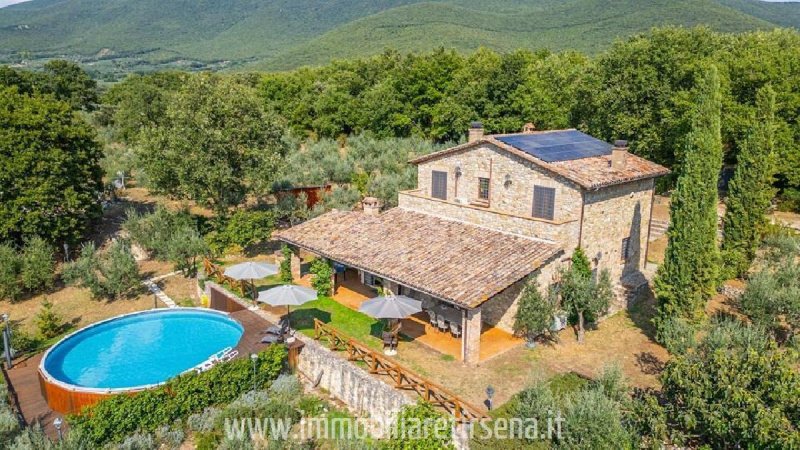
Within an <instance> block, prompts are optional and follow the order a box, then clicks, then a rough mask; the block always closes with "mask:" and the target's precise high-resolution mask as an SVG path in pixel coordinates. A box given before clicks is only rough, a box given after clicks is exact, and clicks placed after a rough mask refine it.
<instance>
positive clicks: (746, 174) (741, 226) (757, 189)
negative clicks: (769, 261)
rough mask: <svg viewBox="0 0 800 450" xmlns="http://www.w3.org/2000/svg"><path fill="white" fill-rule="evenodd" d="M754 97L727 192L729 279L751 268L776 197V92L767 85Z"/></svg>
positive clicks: (724, 248)
mask: <svg viewBox="0 0 800 450" xmlns="http://www.w3.org/2000/svg"><path fill="white" fill-rule="evenodd" d="M757 97H758V98H757V101H756V102H757V106H756V108H757V110H758V112H757V114H756V118H755V121H754V123H753V126H752V127H751V130H750V132H749V134H748V135H747V136H746V137H745V139H744V142H743V144H742V145H741V150H740V151H739V156H738V158H737V163H738V164H737V166H736V173H735V174H734V176H733V179H732V180H731V182H730V187H729V192H728V200H727V210H726V212H725V222H724V228H723V231H724V240H723V241H722V254H723V256H724V263H725V269H726V272H727V273H726V275H728V276H743V275H745V274H746V273H747V270H748V269H749V268H750V264H751V263H752V262H753V259H754V258H755V256H756V250H758V244H759V242H760V241H761V235H762V233H763V231H764V227H765V226H766V224H767V218H766V214H767V210H768V208H769V206H770V203H771V201H772V198H773V197H774V196H775V190H774V189H773V187H772V183H773V181H774V180H773V178H774V176H775V161H774V159H775V156H774V144H773V143H774V130H775V123H774V122H775V92H774V91H773V90H772V88H770V87H769V86H766V87H764V88H762V89H761V90H759V92H758V96H757Z"/></svg>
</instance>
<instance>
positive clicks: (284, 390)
mask: <svg viewBox="0 0 800 450" xmlns="http://www.w3.org/2000/svg"><path fill="white" fill-rule="evenodd" d="M302 393H303V386H302V385H300V380H298V379H297V377H296V376H294V375H291V374H282V375H280V376H278V378H277V379H276V380H275V381H274V382H273V383H272V384H271V385H270V387H269V394H270V395H271V396H272V398H274V399H277V400H280V401H284V402H286V403H289V402H291V401H294V400H295V399H297V398H298V397H299V396H300V395H301V394H302Z"/></svg>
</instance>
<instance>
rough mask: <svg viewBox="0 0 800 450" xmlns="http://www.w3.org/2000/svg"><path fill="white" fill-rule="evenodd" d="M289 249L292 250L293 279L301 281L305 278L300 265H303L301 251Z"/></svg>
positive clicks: (294, 248) (293, 248) (295, 248)
mask: <svg viewBox="0 0 800 450" xmlns="http://www.w3.org/2000/svg"><path fill="white" fill-rule="evenodd" d="M289 248H290V249H292V264H291V266H292V279H294V280H299V279H300V278H302V276H303V274H302V272H301V268H300V264H301V263H302V261H301V260H300V249H299V248H297V247H294V246H292V247H289Z"/></svg>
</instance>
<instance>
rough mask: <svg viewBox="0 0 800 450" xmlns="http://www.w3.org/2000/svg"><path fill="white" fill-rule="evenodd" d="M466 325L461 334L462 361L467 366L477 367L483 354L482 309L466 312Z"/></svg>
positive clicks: (464, 316) (464, 317)
mask: <svg viewBox="0 0 800 450" xmlns="http://www.w3.org/2000/svg"><path fill="white" fill-rule="evenodd" d="M463 321H464V325H463V327H462V330H463V333H461V359H462V361H464V362H465V363H467V364H470V365H476V364H478V362H479V361H480V354H481V327H482V325H481V309H480V308H474V309H468V310H465V311H464V315H463Z"/></svg>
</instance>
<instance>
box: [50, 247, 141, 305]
mask: <svg viewBox="0 0 800 450" xmlns="http://www.w3.org/2000/svg"><path fill="white" fill-rule="evenodd" d="M63 277H64V280H65V281H66V282H67V283H68V284H74V285H79V286H82V287H85V288H87V289H89V291H90V292H91V294H92V297H94V298H111V299H119V298H121V297H123V296H130V295H133V294H134V293H136V292H137V291H138V290H139V289H140V287H141V284H140V283H141V281H140V279H139V266H138V265H137V264H136V260H135V259H134V257H133V253H131V247H130V242H128V241H124V240H118V241H115V242H114V243H112V244H111V246H109V248H108V250H106V251H105V252H100V251H98V250H96V249H95V246H94V244H93V243H91V242H88V243H86V244H84V246H83V248H82V249H81V255H80V257H78V259H76V260H75V261H73V262H71V263H68V264H66V265H65V266H64V273H63Z"/></svg>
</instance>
